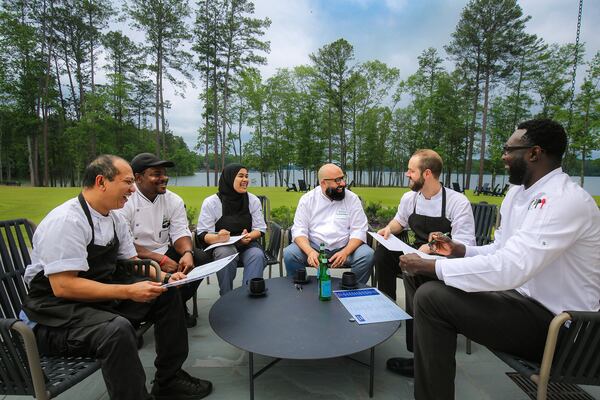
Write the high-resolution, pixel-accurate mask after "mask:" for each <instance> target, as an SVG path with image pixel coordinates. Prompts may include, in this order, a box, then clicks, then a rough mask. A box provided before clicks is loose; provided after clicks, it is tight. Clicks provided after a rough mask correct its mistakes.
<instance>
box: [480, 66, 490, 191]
mask: <svg viewBox="0 0 600 400" xmlns="http://www.w3.org/2000/svg"><path fill="white" fill-rule="evenodd" d="M489 92H490V70H489V68H487V69H486V71H485V86H484V88H483V117H482V119H481V149H480V150H479V180H478V182H477V184H478V185H479V187H482V185H483V168H484V163H485V139H486V130H487V111H488V99H489ZM492 188H493V186H492Z"/></svg>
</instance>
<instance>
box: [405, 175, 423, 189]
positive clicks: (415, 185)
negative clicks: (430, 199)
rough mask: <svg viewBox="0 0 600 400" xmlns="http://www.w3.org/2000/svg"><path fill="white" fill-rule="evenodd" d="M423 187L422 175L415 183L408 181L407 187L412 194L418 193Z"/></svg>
mask: <svg viewBox="0 0 600 400" xmlns="http://www.w3.org/2000/svg"><path fill="white" fill-rule="evenodd" d="M424 185H425V179H424V178H423V175H421V176H420V177H419V179H418V180H416V181H413V180H412V179H409V181H408V187H409V188H410V190H412V191H413V192H418V191H419V190H421V189H423V186H424Z"/></svg>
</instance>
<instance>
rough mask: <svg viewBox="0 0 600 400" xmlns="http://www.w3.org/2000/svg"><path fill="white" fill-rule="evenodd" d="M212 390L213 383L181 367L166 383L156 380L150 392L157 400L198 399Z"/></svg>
mask: <svg viewBox="0 0 600 400" xmlns="http://www.w3.org/2000/svg"><path fill="white" fill-rule="evenodd" d="M211 392H212V383H210V382H209V381H205V380H203V379H199V378H194V377H193V376H190V374H188V373H187V372H185V371H184V370H182V369H180V370H179V371H178V372H177V373H176V374H175V376H174V377H173V378H172V379H171V380H170V381H169V382H168V383H167V384H165V385H159V384H158V382H156V381H154V384H153V385H152V391H151V392H150V393H151V394H152V395H153V396H154V398H155V399H156V400H198V399H202V398H204V397H206V396H208V395H209V394H210V393H211Z"/></svg>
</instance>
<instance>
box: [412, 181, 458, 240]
mask: <svg viewBox="0 0 600 400" xmlns="http://www.w3.org/2000/svg"><path fill="white" fill-rule="evenodd" d="M418 198H419V195H418V194H417V195H416V196H415V205H414V208H413V213H412V214H411V215H410V217H408V226H409V228H410V229H412V231H413V232H414V233H415V243H414V244H413V247H414V248H416V249H418V248H419V247H421V246H422V245H424V244H425V243H428V242H429V234H430V233H431V232H442V233H446V232H452V223H451V222H450V221H449V220H448V218H446V189H445V188H444V187H443V186H442V215H441V216H439V217H427V216H425V215H420V214H417V199H418Z"/></svg>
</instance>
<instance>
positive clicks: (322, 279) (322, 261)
mask: <svg viewBox="0 0 600 400" xmlns="http://www.w3.org/2000/svg"><path fill="white" fill-rule="evenodd" d="M317 276H318V278H319V300H321V301H328V300H331V276H329V260H328V259H327V253H326V252H325V243H321V247H320V251H319V272H318V274H317Z"/></svg>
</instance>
